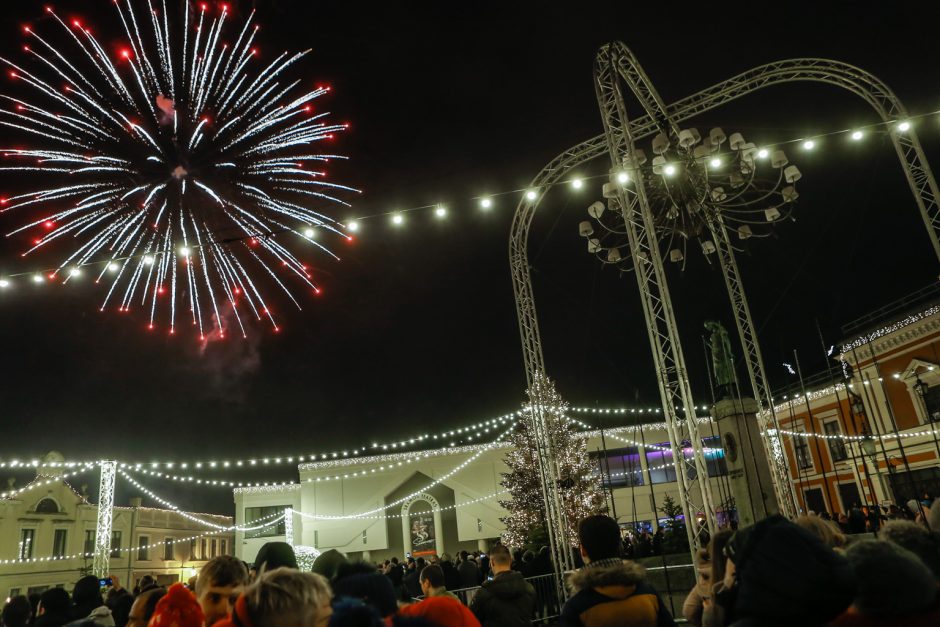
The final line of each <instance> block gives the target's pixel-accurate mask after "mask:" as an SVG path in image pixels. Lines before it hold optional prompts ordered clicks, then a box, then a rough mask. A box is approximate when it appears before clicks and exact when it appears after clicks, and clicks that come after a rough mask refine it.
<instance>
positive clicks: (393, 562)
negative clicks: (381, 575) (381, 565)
mask: <svg viewBox="0 0 940 627" xmlns="http://www.w3.org/2000/svg"><path fill="white" fill-rule="evenodd" d="M392 564H394V565H395V566H398V558H397V557H393V558H392Z"/></svg>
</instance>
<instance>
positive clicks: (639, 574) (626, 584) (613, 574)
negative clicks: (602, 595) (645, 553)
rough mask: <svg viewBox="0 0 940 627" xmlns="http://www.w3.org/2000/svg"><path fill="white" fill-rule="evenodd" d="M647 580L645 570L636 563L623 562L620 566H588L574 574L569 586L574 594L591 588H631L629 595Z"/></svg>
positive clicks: (570, 578) (569, 580)
mask: <svg viewBox="0 0 940 627" xmlns="http://www.w3.org/2000/svg"><path fill="white" fill-rule="evenodd" d="M645 578H646V569H645V568H643V567H642V566H640V565H639V564H637V563H636V562H631V561H629V560H623V561H622V562H620V563H619V564H610V565H608V564H604V565H603V566H592V565H590V564H588V565H587V566H585V567H584V568H582V569H580V570H577V571H575V572H574V573H572V574H571V576H570V577H569V578H568V582H567V584H568V589H569V590H570V591H571V593H572V594H577V593H578V592H580V591H581V590H587V589H589V588H607V589H610V588H611V587H622V588H629V589H630V590H629V592H627V594H632V592H633V589H634V588H635V587H636V585H637V584H639V583H640V582H642V581H643V580H644V579H645Z"/></svg>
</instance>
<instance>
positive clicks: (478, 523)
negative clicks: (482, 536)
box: [477, 518, 483, 531]
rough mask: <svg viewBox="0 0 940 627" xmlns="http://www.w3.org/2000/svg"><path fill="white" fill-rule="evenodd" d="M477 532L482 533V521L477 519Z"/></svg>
mask: <svg viewBox="0 0 940 627" xmlns="http://www.w3.org/2000/svg"><path fill="white" fill-rule="evenodd" d="M477 531H483V519H481V518H477Z"/></svg>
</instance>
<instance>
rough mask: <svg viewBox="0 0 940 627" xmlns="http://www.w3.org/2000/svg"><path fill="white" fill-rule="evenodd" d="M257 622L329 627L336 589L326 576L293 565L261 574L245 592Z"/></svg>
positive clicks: (273, 626) (268, 626)
mask: <svg viewBox="0 0 940 627" xmlns="http://www.w3.org/2000/svg"><path fill="white" fill-rule="evenodd" d="M244 596H245V604H246V605H247V608H248V613H249V614H250V616H251V618H252V622H253V623H254V624H255V625H263V626H264V627H325V626H326V625H327V624H328V623H329V621H330V616H331V615H332V609H331V608H330V600H331V599H332V597H333V592H332V590H330V584H329V582H327V580H326V578H325V577H323V576H321V575H317V574H316V573H303V572H300V571H298V570H293V569H290V568H276V569H274V570H270V571H267V572H265V573H263V574H261V575H260V576H259V577H258V579H257V580H256V581H255V582H254V583H253V584H252V585H250V586H249V587H248V588H247V589H246V590H245V593H244Z"/></svg>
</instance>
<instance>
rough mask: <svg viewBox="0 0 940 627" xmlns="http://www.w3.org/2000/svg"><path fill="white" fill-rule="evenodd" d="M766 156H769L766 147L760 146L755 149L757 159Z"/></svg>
mask: <svg viewBox="0 0 940 627" xmlns="http://www.w3.org/2000/svg"><path fill="white" fill-rule="evenodd" d="M768 156H770V151H769V150H767V149H766V148H761V149H760V150H758V151H757V158H758V159H766V158H767V157H768Z"/></svg>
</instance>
